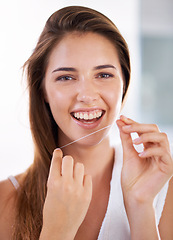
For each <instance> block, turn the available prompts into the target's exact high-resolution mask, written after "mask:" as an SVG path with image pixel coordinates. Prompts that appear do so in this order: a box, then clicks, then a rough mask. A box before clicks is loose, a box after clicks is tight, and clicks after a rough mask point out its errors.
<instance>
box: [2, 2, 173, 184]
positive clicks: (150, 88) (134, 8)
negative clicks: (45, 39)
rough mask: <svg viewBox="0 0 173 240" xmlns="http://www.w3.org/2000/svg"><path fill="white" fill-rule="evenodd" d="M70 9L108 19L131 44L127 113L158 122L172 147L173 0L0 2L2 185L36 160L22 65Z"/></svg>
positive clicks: (145, 121) (139, 118)
mask: <svg viewBox="0 0 173 240" xmlns="http://www.w3.org/2000/svg"><path fill="white" fill-rule="evenodd" d="M68 5H82V6H87V7H91V8H94V9H96V10H98V11H100V12H102V13H103V14H105V15H106V16H108V17H109V18H110V19H111V20H112V21H113V22H114V23H115V24H116V25H117V27H118V28H119V30H120V32H121V33H122V35H123V36H124V38H125V39H126V41H127V43H128V45H129V49H130V54H131V64H132V77H131V79H132V83H131V88H130V91H129V98H128V100H127V102H126V105H125V107H124V109H123V114H125V115H126V116H128V117H131V118H133V119H135V120H136V121H140V122H144V123H156V124H158V126H159V128H160V130H161V131H165V132H166V133H167V134H168V137H169V140H170V142H173V106H172V105H173V14H172V13H173V0H164V1H163V0H130V1H129V0H102V1H100V0H94V1H93V0H49V1H48V0H37V1H35V0H16V1H13V0H6V1H1V3H0V180H1V179H4V178H6V177H8V176H9V175H16V174H18V173H20V172H22V171H24V170H25V169H26V168H27V167H28V166H29V165H30V164H31V163H32V160H33V145H32V139H31V134H30V129H29V122H28V96H27V89H26V84H25V79H23V78H22V65H23V64H24V62H25V61H26V60H27V58H28V57H29V56H30V54H31V53H32V50H33V49H34V47H35V45H36V42H37V40H38V37H39V35H40V33H41V31H42V29H43V27H44V24H45V22H46V20H47V18H48V17H49V16H50V15H51V14H52V13H53V12H54V11H56V10H58V9H59V8H61V7H65V6H68Z"/></svg>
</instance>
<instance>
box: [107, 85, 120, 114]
mask: <svg viewBox="0 0 173 240" xmlns="http://www.w3.org/2000/svg"><path fill="white" fill-rule="evenodd" d="M105 95H106V99H107V100H106V101H107V104H108V106H110V108H111V109H113V110H114V109H115V110H116V109H117V110H119V109H120V108H121V105H122V95H123V86H122V84H119V85H116V86H112V88H111V89H109V91H107V92H105Z"/></svg>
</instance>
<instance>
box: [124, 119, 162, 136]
mask: <svg viewBox="0 0 173 240" xmlns="http://www.w3.org/2000/svg"><path fill="white" fill-rule="evenodd" d="M120 119H121V120H122V121H123V122H124V123H125V125H124V127H123V130H124V131H125V132H131V133H132V132H137V133H138V134H139V135H140V134H141V133H143V132H159V128H158V126H157V125H156V124H142V123H138V122H135V121H134V120H132V119H130V118H127V117H125V116H124V115H121V116H120Z"/></svg>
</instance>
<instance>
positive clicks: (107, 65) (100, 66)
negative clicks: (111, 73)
mask: <svg viewBox="0 0 173 240" xmlns="http://www.w3.org/2000/svg"><path fill="white" fill-rule="evenodd" d="M105 68H114V69H116V67H115V66H113V65H111V64H106V65H98V66H96V67H94V68H93V69H94V70H100V69H105ZM58 71H66V72H77V69H76V68H73V67H60V68H56V69H55V70H53V71H52V73H54V72H58Z"/></svg>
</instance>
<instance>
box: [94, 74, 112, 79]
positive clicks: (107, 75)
mask: <svg viewBox="0 0 173 240" xmlns="http://www.w3.org/2000/svg"><path fill="white" fill-rule="evenodd" d="M111 77H113V75H112V74H110V73H99V74H98V75H97V78H106V79H107V78H111Z"/></svg>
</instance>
